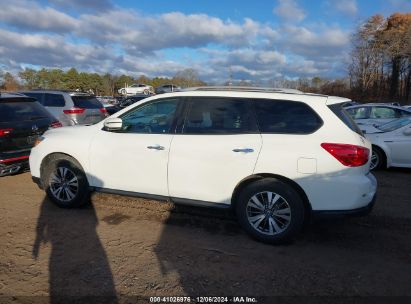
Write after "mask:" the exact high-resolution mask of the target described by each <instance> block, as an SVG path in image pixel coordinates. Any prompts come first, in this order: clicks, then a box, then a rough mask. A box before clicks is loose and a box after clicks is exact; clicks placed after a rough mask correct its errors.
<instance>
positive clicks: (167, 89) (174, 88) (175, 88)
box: [155, 84, 181, 94]
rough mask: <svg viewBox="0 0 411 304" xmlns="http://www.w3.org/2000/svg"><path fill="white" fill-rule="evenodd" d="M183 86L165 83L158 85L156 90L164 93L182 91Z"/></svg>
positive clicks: (157, 92)
mask: <svg viewBox="0 0 411 304" xmlns="http://www.w3.org/2000/svg"><path fill="white" fill-rule="evenodd" d="M180 90H181V87H179V86H175V85H173V84H165V85H162V86H159V87H156V89H155V92H156V94H164V93H171V92H177V91H180Z"/></svg>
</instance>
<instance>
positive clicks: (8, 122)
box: [0, 93, 61, 176]
mask: <svg viewBox="0 0 411 304" xmlns="http://www.w3.org/2000/svg"><path fill="white" fill-rule="evenodd" d="M57 127H61V123H60V122H59V121H58V120H56V119H55V118H54V117H53V116H52V115H51V114H50V113H49V112H48V111H47V110H46V109H45V108H44V107H43V106H41V105H40V104H39V103H38V102H37V101H36V100H35V99H34V98H30V97H27V96H24V95H22V94H11V93H0V176H5V175H9V174H14V173H17V172H19V171H20V170H22V169H27V168H28V159H29V155H30V150H31V148H32V147H33V145H34V143H35V141H36V140H37V138H38V137H39V136H40V135H42V134H43V133H44V132H45V131H46V130H48V129H49V128H57Z"/></svg>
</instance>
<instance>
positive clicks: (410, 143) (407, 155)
mask: <svg viewBox="0 0 411 304" xmlns="http://www.w3.org/2000/svg"><path fill="white" fill-rule="evenodd" d="M374 128H375V130H374V131H371V132H369V133H366V134H365V136H366V137H367V138H368V140H370V141H371V143H372V146H373V149H372V156H371V164H370V168H371V170H373V169H382V168H389V167H406V168H411V116H409V117H403V118H400V119H396V120H393V121H390V122H388V123H386V124H383V125H379V126H377V125H376V126H374Z"/></svg>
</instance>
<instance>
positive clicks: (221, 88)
mask: <svg viewBox="0 0 411 304" xmlns="http://www.w3.org/2000/svg"><path fill="white" fill-rule="evenodd" d="M182 91H239V92H262V93H289V94H303V93H304V92H302V91H300V90H296V89H285V88H267V87H243V86H203V87H191V88H186V89H183V90H182Z"/></svg>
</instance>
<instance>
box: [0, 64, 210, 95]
mask: <svg viewBox="0 0 411 304" xmlns="http://www.w3.org/2000/svg"><path fill="white" fill-rule="evenodd" d="M0 73H1V72H0ZM18 76H19V78H20V81H18V80H17V79H16V77H15V76H13V75H12V74H11V73H9V72H3V73H1V74H0V89H3V90H5V91H16V90H19V89H39V88H40V89H45V90H47V89H62V90H80V91H90V90H91V91H93V93H94V94H96V95H103V96H113V95H116V94H118V90H119V89H120V88H123V87H124V86H130V85H132V84H134V83H144V84H147V85H151V86H153V87H157V86H161V85H164V84H174V85H176V86H181V87H192V86H202V85H206V83H205V82H203V81H201V80H200V79H199V76H198V73H197V72H196V71H195V70H193V69H185V70H182V71H179V72H177V73H176V74H175V76H174V77H172V78H167V77H154V78H148V77H147V76H145V75H141V76H139V77H137V78H135V77H132V76H129V75H112V74H110V73H106V74H104V75H100V74H97V73H87V72H78V71H77V70H76V69H75V68H71V69H69V70H67V71H63V70H61V69H46V68H42V69H40V70H34V69H30V68H26V69H24V70H22V71H21V72H19V73H18Z"/></svg>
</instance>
